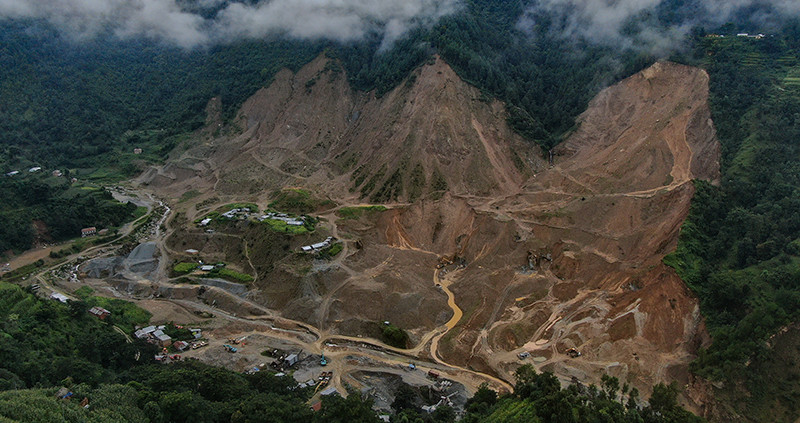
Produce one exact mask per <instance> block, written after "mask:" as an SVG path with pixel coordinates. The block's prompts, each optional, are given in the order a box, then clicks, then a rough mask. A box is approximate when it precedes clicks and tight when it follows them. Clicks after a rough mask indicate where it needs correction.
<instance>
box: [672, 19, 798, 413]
mask: <svg viewBox="0 0 800 423" xmlns="http://www.w3.org/2000/svg"><path fill="white" fill-rule="evenodd" d="M695 57H697V60H698V63H699V64H700V65H701V66H703V67H704V68H705V69H707V70H708V72H709V75H710V77H711V79H710V89H711V99H710V101H711V110H712V117H713V120H714V124H715V126H716V129H717V134H718V137H719V141H720V143H721V144H722V161H721V164H722V178H721V179H722V181H721V182H722V183H721V186H719V187H717V186H712V185H710V184H708V183H705V182H700V181H698V182H696V188H697V193H696V196H695V198H694V200H693V201H692V207H691V212H690V216H689V219H688V220H687V221H686V222H685V224H684V226H683V228H682V231H681V236H680V241H679V245H678V250H677V251H676V252H675V253H673V254H672V255H670V256H668V257H667V258H666V259H665V262H666V263H667V264H670V265H672V266H673V267H675V268H676V270H677V271H678V273H679V275H680V276H681V278H682V279H683V280H684V281H686V283H687V284H688V285H689V287H690V288H691V289H692V290H693V291H694V292H695V294H696V295H697V296H698V298H699V299H700V303H701V308H702V311H703V315H704V316H705V318H706V323H707V324H708V328H709V332H710V333H711V336H712V338H713V344H712V345H711V347H710V348H708V349H707V350H703V351H701V354H700V358H699V359H698V360H697V361H696V362H695V363H694V367H693V368H694V371H696V372H697V373H698V374H700V375H702V376H705V377H708V378H710V379H712V380H717V381H723V380H724V381H729V382H731V385H733V384H734V383H735V382H734V381H738V382H739V383H743V384H744V385H745V386H746V390H743V391H741V392H732V393H731V395H734V396H737V397H740V398H738V399H736V400H732V401H730V403H731V404H736V407H737V408H738V409H739V410H740V411H742V410H749V411H747V412H752V413H755V415H751V417H753V418H755V419H756V420H762V419H767V420H771V419H775V418H777V417H776V416H774V415H770V414H769V413H770V412H772V409H773V407H774V406H775V403H774V402H773V401H771V400H770V399H772V398H777V399H778V402H779V403H780V407H779V408H784V407H785V408H788V412H787V416H791V415H794V416H796V415H797V413H798V412H800V409H799V408H798V404H800V385H798V383H797V380H798V377H800V373H798V372H797V371H796V370H795V369H794V367H793V366H792V365H790V364H789V363H786V365H784V366H778V368H777V369H775V368H773V367H775V366H769V363H770V362H771V361H773V360H774V358H773V353H774V351H773V350H774V348H773V347H774V345H772V344H771V343H770V342H769V341H770V338H771V337H772V336H773V335H775V334H776V333H777V332H778V331H779V330H780V329H781V328H782V327H784V326H786V325H789V324H791V323H795V322H798V320H800V265H798V264H799V263H800V257H798V256H800V84H798V83H797V82H796V75H798V72H800V24H798V23H797V22H795V23H793V24H790V25H787V26H786V27H785V28H784V29H783V31H782V32H781V33H780V34H778V35H776V36H773V37H767V38H764V39H761V40H756V39H750V38H743V37H736V36H735V35H734V33H733V28H729V33H728V36H727V37H725V38H719V37H700V38H698V39H697V47H696V54H695ZM768 368H771V369H772V371H770V372H767V371H766V369H768ZM745 392H746V393H747V394H746V395H745ZM760 413H767V414H760ZM777 419H778V420H780V419H781V418H777Z"/></svg>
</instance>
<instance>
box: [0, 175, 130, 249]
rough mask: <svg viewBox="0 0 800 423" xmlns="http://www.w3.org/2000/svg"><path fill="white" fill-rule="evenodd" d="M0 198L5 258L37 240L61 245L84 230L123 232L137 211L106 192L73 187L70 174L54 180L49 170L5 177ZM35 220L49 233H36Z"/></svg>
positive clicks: (0, 183) (1, 244)
mask: <svg viewBox="0 0 800 423" xmlns="http://www.w3.org/2000/svg"><path fill="white" fill-rule="evenodd" d="M0 198H2V199H3V201H2V202H0V219H1V220H2V221H3V222H4V224H3V225H0V254H2V253H3V252H6V251H9V250H13V251H22V250H27V249H29V248H31V246H32V244H33V241H34V238H35V237H37V236H38V237H40V238H41V240H42V241H49V242H57V241H63V240H66V239H70V238H76V237H78V236H80V235H81V228H85V227H90V226H94V227H97V230H101V229H103V228H114V227H118V226H120V225H121V224H122V223H124V222H126V221H128V220H130V219H131V218H132V217H133V212H134V211H135V210H136V206H135V205H134V204H132V203H125V204H122V203H120V202H118V201H116V200H114V199H113V197H112V196H111V194H110V193H109V192H108V191H106V190H104V189H102V188H98V187H95V186H92V185H84V184H78V183H75V184H73V183H72V182H71V179H70V178H69V175H68V174H67V175H66V176H62V177H55V176H52V175H51V174H50V173H49V172H47V171H44V170H42V171H39V172H36V173H30V172H28V171H27V170H24V171H23V172H22V173H20V174H18V175H14V176H5V177H0ZM33 221H39V222H41V223H42V224H43V225H44V226H43V227H44V228H46V229H45V233H41V234H37V233H36V231H35V230H34V226H33V224H32V222H33Z"/></svg>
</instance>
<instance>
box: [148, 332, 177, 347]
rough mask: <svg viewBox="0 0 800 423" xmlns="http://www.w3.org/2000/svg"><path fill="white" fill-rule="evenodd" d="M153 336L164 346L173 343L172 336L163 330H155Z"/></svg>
mask: <svg viewBox="0 0 800 423" xmlns="http://www.w3.org/2000/svg"><path fill="white" fill-rule="evenodd" d="M153 337H154V338H155V339H156V341H158V344H159V345H161V346H162V347H166V346H169V344H171V343H172V337H171V336H169V335H167V334H166V333H164V332H163V331H161V330H157V331H155V332H153Z"/></svg>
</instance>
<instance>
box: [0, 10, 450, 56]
mask: <svg viewBox="0 0 800 423" xmlns="http://www.w3.org/2000/svg"><path fill="white" fill-rule="evenodd" d="M459 1H460V0H402V1H399V0H261V1H258V2H247V3H244V2H240V1H230V2H226V1H224V0H194V1H193V0H0V19H15V18H34V19H43V20H46V21H48V22H49V23H51V24H53V25H54V26H55V27H56V28H58V29H60V30H61V31H63V32H65V33H67V34H68V35H70V36H72V37H75V38H78V39H80V38H87V37H93V36H96V35H97V34H99V33H105V32H109V31H110V32H112V33H114V34H116V35H117V36H120V37H123V38H131V37H139V36H144V37H148V38H152V39H157V40H162V41H166V42H169V43H172V44H175V45H178V46H181V47H184V48H192V47H196V46H203V45H208V44H213V43H221V42H228V41H231V40H236V39H242V38H262V37H266V36H270V35H286V36H290V37H294V38H301V39H331V40H336V41H353V40H358V39H361V38H363V37H364V36H365V34H367V33H369V32H378V33H381V34H383V36H384V41H385V42H392V41H394V40H395V39H397V38H398V37H401V36H402V35H403V34H405V33H406V32H408V31H409V30H410V29H411V28H414V27H417V26H420V25H430V24H432V23H434V22H435V21H436V20H437V19H439V18H440V17H442V16H444V15H446V14H449V13H452V12H454V11H455V10H457V7H458V4H459ZM208 8H216V9H217V10H215V13H213V17H203V16H202V15H201V13H202V11H203V10H204V9H208Z"/></svg>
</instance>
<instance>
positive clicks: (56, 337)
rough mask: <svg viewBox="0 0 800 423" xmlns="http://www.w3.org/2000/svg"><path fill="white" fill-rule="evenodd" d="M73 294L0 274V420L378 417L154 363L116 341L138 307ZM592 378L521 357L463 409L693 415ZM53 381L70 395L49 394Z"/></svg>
mask: <svg viewBox="0 0 800 423" xmlns="http://www.w3.org/2000/svg"><path fill="white" fill-rule="evenodd" d="M83 297H84V298H86V299H85V300H79V301H69V302H68V304H62V303H60V302H58V301H52V300H44V299H40V298H37V297H36V296H35V295H34V294H32V293H31V292H27V291H25V290H23V289H22V288H20V287H18V286H16V285H12V284H8V283H2V282H0V340H2V342H0V422H14V421H21V422H37V423H49V422H76V423H77V422H111V421H113V422H153V423H155V422H176V423H177V422H192V423H198V422H274V423H279V422H286V423H289V422H301V421H302V422H326V423H335V422H341V423H351V422H365V423H366V422H380V420H379V419H378V415H377V413H376V412H375V411H374V410H373V409H372V404H373V403H372V400H371V399H370V398H367V397H363V398H362V396H361V395H359V393H358V392H355V391H353V392H351V393H350V395H348V396H347V398H342V397H339V396H336V395H333V396H327V397H323V398H322V409H321V410H320V411H318V412H313V411H312V410H311V407H310V406H309V404H308V401H309V399H310V398H311V394H313V388H302V389H301V388H298V386H297V382H295V381H294V379H293V378H292V377H291V376H283V377H281V376H275V375H273V374H272V373H270V372H266V371H263V372H257V373H254V374H240V373H236V372H233V371H230V370H226V369H223V368H219V367H213V366H209V365H205V364H202V363H200V362H198V361H193V360H189V361H185V362H178V363H172V364H168V365H165V364H156V363H155V361H154V360H153V359H152V357H153V356H154V354H155V353H156V352H157V348H156V347H155V346H154V345H151V344H148V343H145V342H144V341H140V340H134V341H133V342H132V343H127V342H126V339H125V336H123V335H122V334H120V333H118V332H116V331H115V330H114V329H113V325H121V326H124V327H128V326H129V325H132V324H145V323H146V322H147V320H149V316H148V315H147V313H146V312H144V311H142V310H139V312H137V311H136V309H137V307H136V306H134V305H133V304H131V303H127V302H125V301H121V300H113V301H111V302H109V301H105V302H103V304H102V305H103V306H104V307H106V308H108V309H109V310H110V311H111V312H112V314H111V316H109V317H108V318H107V319H106V320H105V321H101V320H99V319H97V318H95V317H93V316H92V315H90V314H89V313H88V312H87V311H88V309H89V307H90V306H91V305H92V304H95V300H94V298H95V297H87V296H83ZM115 319H116V320H115ZM137 353H138V354H139V357H140V358H139V360H137V359H136V356H137ZM603 380H604V383H603V386H602V387H596V386H594V385H592V386H583V385H572V386H570V387H568V388H566V389H562V388H561V386H560V384H559V382H558V380H557V379H556V378H555V377H554V376H553V375H552V374H548V373H544V374H537V373H536V372H535V371H534V370H533V368H532V367H530V366H524V367H522V368H520V370H519V371H518V372H517V385H516V389H515V393H514V394H510V395H505V396H501V397H498V396H497V393H495V392H494V391H492V390H490V389H488V388H485V387H483V388H481V389H480V390H479V391H478V392H477V393H476V395H475V396H474V397H473V398H471V399H470V400H469V402H468V404H467V413H466V415H465V416H464V419H465V420H464V421H468V422H495V421H503V422H516V421H518V422H537V421H554V420H553V419H552V416H554V415H558V418H559V420H558V421H563V422H605V421H616V422H623V421H625V422H687V421H701V420H700V419H698V418H696V417H693V416H692V415H691V414H690V413H688V412H687V411H685V410H683V409H682V408H680V407H679V406H678V405H677V402H676V397H677V391H676V389H675V388H674V387H669V386H664V385H658V386H656V387H655V389H654V393H653V396H652V397H651V398H650V404H649V405H647V406H644V407H643V406H642V405H641V403H642V399H641V398H639V397H638V393H637V392H636V391H635V390H629V388H628V387H627V386H622V387H620V386H619V381H618V380H617V379H616V378H612V377H606V378H604V379H603ZM61 388H66V391H65V393H66V392H69V393H71V395H70V396H69V397H68V398H60V397H58V396H57V393H58V391H59V390H61ZM62 395H64V393H62ZM395 396H396V399H395V401H394V403H393V404H392V409H393V411H394V413H393V415H392V419H393V420H392V421H395V422H421V423H429V422H437V423H438V422H441V423H449V422H454V421H455V418H456V415H455V412H454V411H453V410H452V409H451V408H449V407H446V406H445V407H440V408H438V409H437V410H436V412H434V413H432V414H427V413H425V412H424V411H422V409H421V406H422V405H425V404H426V402H427V403H431V402H432V403H435V402H437V401H438V400H439V397H438V396H437V395H433V396H431V395H426V392H424V391H423V390H420V389H418V388H412V387H410V386H408V385H401V387H400V388H399V389H398V391H397V392H396V393H395ZM84 398H86V399H87V401H88V405H89V406H88V407H86V408H84V407H82V406H81V405H80V404H81V402H82V401H83V399H84ZM609 418H613V420H608V419H609Z"/></svg>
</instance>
